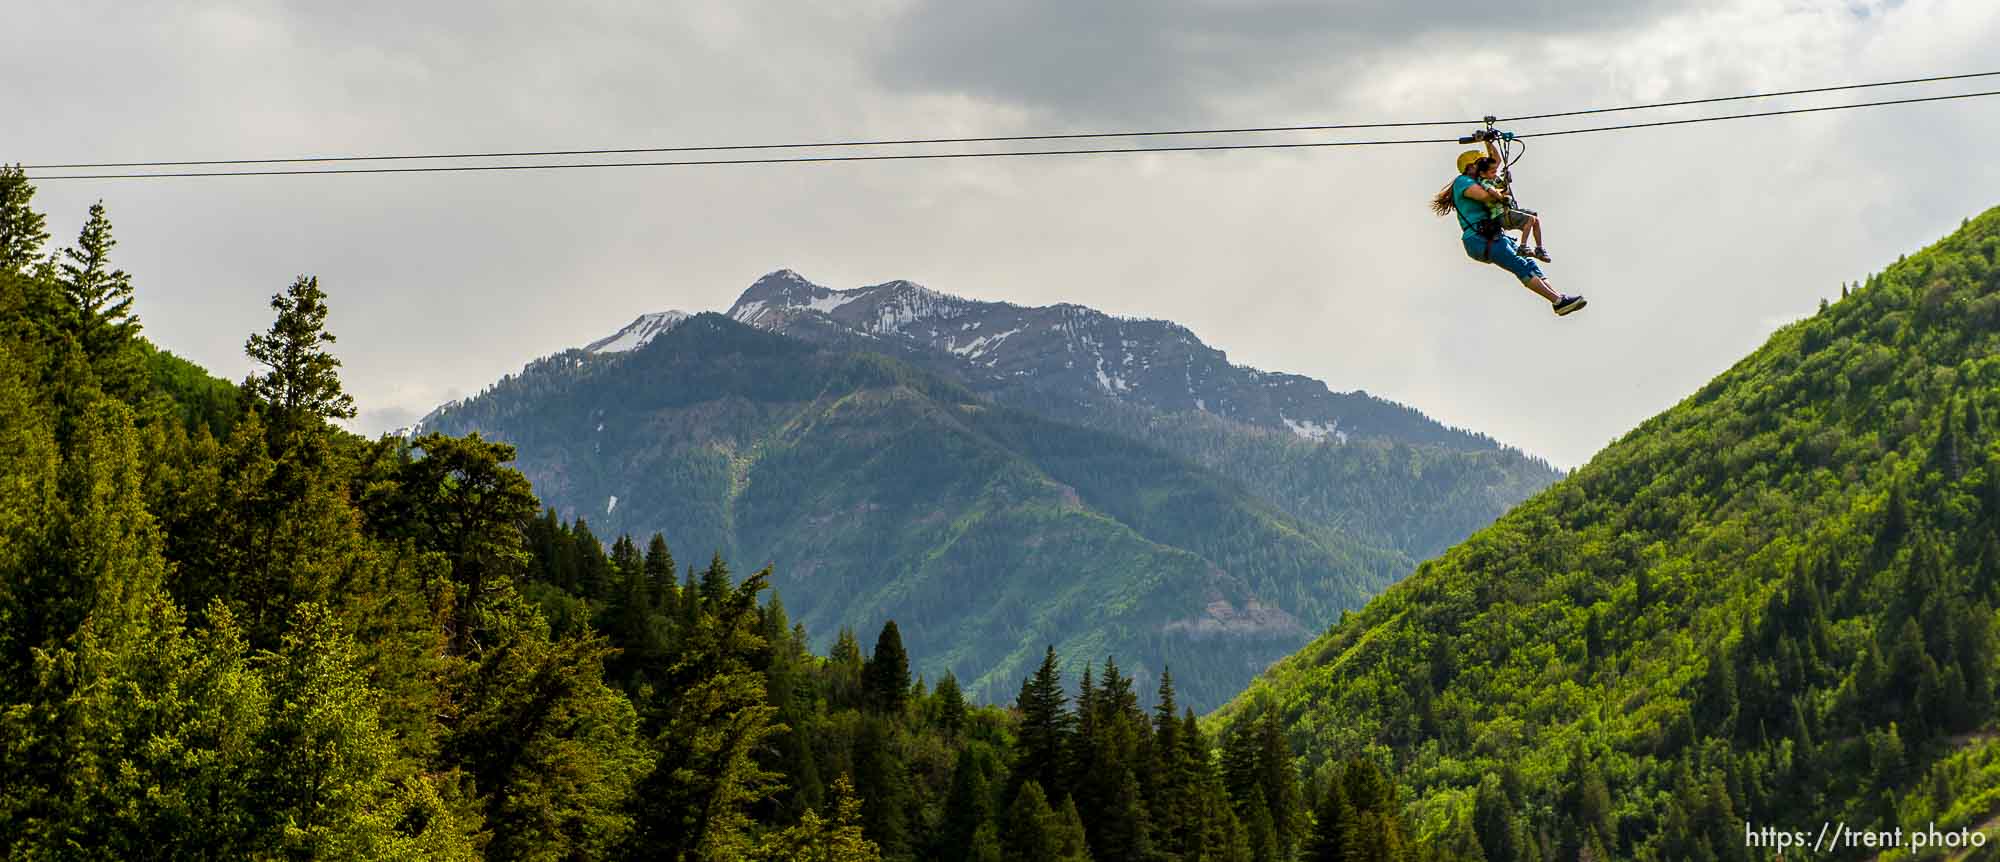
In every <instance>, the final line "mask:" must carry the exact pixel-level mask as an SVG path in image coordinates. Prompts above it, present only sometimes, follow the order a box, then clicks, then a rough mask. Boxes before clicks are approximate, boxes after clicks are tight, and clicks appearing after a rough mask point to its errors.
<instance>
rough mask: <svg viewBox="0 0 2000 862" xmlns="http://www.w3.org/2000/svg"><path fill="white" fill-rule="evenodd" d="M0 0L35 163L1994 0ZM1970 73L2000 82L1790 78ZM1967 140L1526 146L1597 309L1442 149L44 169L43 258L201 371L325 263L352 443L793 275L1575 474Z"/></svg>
mask: <svg viewBox="0 0 2000 862" xmlns="http://www.w3.org/2000/svg"><path fill="white" fill-rule="evenodd" d="M1472 9H1479V10H1486V11H1489V12H1491V13H1496V14H1488V15H1485V16H1483V17H1469V16H1468V15H1467V14H1466V12H1467V11H1468V10H1472ZM7 19H8V20H7V26H6V28H5V30H4V32H0V79H4V80H6V81H8V82H9V86H7V87H4V88H0V116H6V117H7V118H8V124H7V125H8V129H7V133H6V135H5V137H4V139H0V161H6V162H11V163H21V164H28V165H37V164H49V163H58V162H95V161H140V160H167V159H213V158H252V157H281V156H311V155H329V154H392V153H435V152H455V151H491V150H538V149H572V148H599V147H646V146H667V145H689V144H732V143H755V142H789V141H810V140H827V139H841V138H854V137H904V136H924V137H928V136H972V135H1008V134H1032V133H1056V132H1077V131H1105V130H1123V129H1176V128H1200V127H1215V126H1246V125H1292V124H1313V123H1333V122H1391V121H1413V120H1447V119H1453V118H1459V117H1476V116H1481V115H1484V114H1489V113H1491V114H1499V115H1503V116H1505V115H1509V114H1513V115H1521V114H1535V113H1544V112H1552V111H1562V110H1572V109H1578V108H1586V107H1600V106H1608V105H1621V104H1630V103H1637V102H1653V101H1666V100H1675V99H1688V98H1701V97H1707V96H1720V95H1733V94H1739V93H1750V92H1759V91H1768V90H1783V89H1795V88H1803V87H1815V86H1827V85H1834V84H1844V83H1858V82H1866V81H1877V80H1889V79H1896V78H1908V77H1921V76H1928V75H1937V74H1954V73H1966V72H1985V71H1996V70H2000V52H1995V50H1994V49H1993V47H1992V46H1993V45H1994V44H1995V42H1996V39H2000V4H1995V3H1993V2H1991V0H1908V1H1907V2H1893V0H1891V1H1890V2H1850V0H1829V2H1818V0H1718V2H1687V3H1675V2H1655V0H1606V2H1598V3H1589V4H1585V3H1566V2H1565V3H1558V2H1555V0H1526V2H1520V3H1512V4H1497V5H1495V4H1481V5H1478V6H1474V5H1472V4H1463V3H1408V2H1380V3H1364V2H1321V3H1311V2H1301V0H1155V2H1135V0H1020V2H1013V3H986V2H975V0H848V2H842V3H838V4H833V3H826V4H803V3H778V2H749V0H732V2H726V3H725V2H714V0H708V2H649V3H636V2H630V0H588V2H569V3H563V4H530V3H519V2H504V0H503V2H491V3H479V4H473V3H404V2H395V3H391V2H376V0H356V1H355V2H346V3H338V4H328V3H308V2H280V0H267V2H190V3H148V4H133V3H126V2H104V1H103V0H66V2H61V3H56V2H40V0H29V2H27V3H25V4H15V5H13V6H10V7H9V10H8V12H7ZM1983 89H2000V78H1994V79H1985V80H1984V81H1972V82H1967V83H1964V84H1959V85H1956V86H1953V85H1944V86H1933V87H1929V88H1905V89H1898V90H1875V91H1863V92H1862V93H1859V94H1835V95H1833V96H1829V97H1822V98H1819V99H1816V100H1812V102H1811V103H1812V104H1832V103H1839V102H1841V101H1863V100H1872V99H1879V98H1894V97H1900V96H1914V95H1929V94H1942V93H1947V92H1967V91H1974V90H1983ZM1802 103H1803V102H1801V101H1798V100H1792V101H1789V102H1780V103H1762V102H1759V103H1747V104H1743V105H1733V106H1723V107H1722V108H1720V109H1711V110H1710V111H1708V112H1709V113H1719V112H1734V111H1741V110H1763V109H1769V108H1774V107H1781V106H1784V105H1787V104H1802ZM1701 113H1703V112H1702V111H1700V110H1697V109H1673V110H1664V111H1654V112H1647V113H1645V114H1643V115H1617V116H1615V117H1613V118H1611V119H1612V120H1614V121H1634V120H1651V119H1672V118H1678V117H1688V116H1698V115H1700V114H1701ZM1597 119H1598V118H1583V119H1579V120H1552V121H1544V122H1540V123H1522V124H1521V125H1520V126H1519V127H1518V130H1519V131H1521V132H1524V133H1527V132H1532V131H1537V130H1540V131H1548V130H1555V129H1561V128H1574V127H1580V126H1586V125H1598V124H1600V123H1599V122H1597ZM1457 131H1458V130H1456V129H1445V130H1435V129H1415V130H1391V134H1394V136H1397V137H1404V136H1409V137H1442V136H1444V135H1447V134H1453V133H1455V132H1457ZM1405 133H1407V134H1405ZM1379 134H1380V133H1366V132H1364V133H1358V134H1356V135H1354V136H1356V137H1366V136H1371V135H1377V136H1379ZM1330 137H1332V136H1330V135H1321V136H1311V135H1303V136H1300V135H1294V136H1264V137H1263V138H1262V140H1269V141H1291V140H1300V141H1304V140H1325V139H1328V138H1330ZM1996 140H2000V98H1994V99H1988V100H1964V101H1956V102H1946V103H1940V104H1932V105H1912V106H1898V107H1886V108H1873V109H1864V110H1857V111H1846V112H1835V113H1826V114H1815V115H1807V116H1798V117H1785V118H1772V119H1757V120H1741V121H1732V122H1726V123H1716V124H1702V125H1692V126H1683V127H1674V128H1668V129H1661V130H1655V131H1646V132H1614V133H1604V134H1591V135H1575V136H1569V137H1560V138H1551V139H1548V140H1546V141H1543V142H1539V143H1536V144H1533V145H1531V149H1530V151H1529V152H1528V155H1527V158H1526V160H1524V161H1523V162H1522V163H1521V164H1520V166H1519V167H1518V168H1517V177H1518V179H1519V181H1520V183H1521V186H1520V189H1521V195H1522V198H1523V200H1524V203H1526V204H1527V205H1529V206H1532V207H1534V208H1536V209H1538V210H1540V211H1541V212H1542V213H1543V215H1544V219H1545V221H1546V224H1547V237H1548V245H1549V247H1550V250H1551V252H1552V253H1553V254H1554V255H1555V256H1556V260H1555V263H1554V264H1553V265H1552V266H1550V267H1549V269H1550V273H1551V275H1552V276H1553V277H1554V279H1555V283H1556V285H1557V287H1558V288H1560V289H1562V290H1564V291H1565V292H1571V293H1582V294H1584V295H1586V296H1588V297H1589V298H1590V301H1591V304H1590V308H1589V310H1587V311H1585V312H1583V313H1581V314H1579V315H1576V316H1574V317H1570V318H1566V319H1561V320H1558V319H1557V318H1555V317H1553V316H1552V315H1550V314H1549V312H1548V310H1547V306H1546V305H1545V304H1543V303H1542V302H1540V301H1539V300H1537V299H1535V298H1534V297H1533V296H1531V295H1530V294H1529V293H1528V292H1527V291H1525V290H1523V289H1522V288H1520V287H1518V286H1515V284H1514V283H1513V282H1512V281H1511V279H1509V278H1508V277H1507V276H1506V275H1505V274H1504V273H1502V272H1500V271H1499V270H1497V269H1495V268H1492V267H1489V266H1483V265H1480V264H1475V263H1473V262H1471V261H1468V260H1467V259H1466V258H1465V257H1464V255H1463V253H1462V252H1461V251H1460V249H1459V246H1458V242H1457V236H1456V234H1457V229H1456V226H1455V225H1454V224H1453V223H1452V222H1450V221H1449V220H1446V219H1435V218H1432V217H1431V216H1430V215H1429V214H1428V213H1427V212H1426V211H1425V206H1424V205H1425V203H1426V201H1427V199H1428V198H1429V197H1430V195H1431V194H1432V193H1433V192H1435V191H1436V190H1437V189H1438V188H1439V187H1441V186H1442V185H1443V184H1444V183H1445V182H1446V181H1447V180H1448V179H1449V178H1450V176H1451V167H1450V165H1451V161H1452V158H1453V157H1454V156H1455V155H1456V154H1457V152H1458V151H1459V150H1460V149H1461V148H1460V147H1458V146H1456V145H1451V144H1443V145H1428V146H1402V147H1381V148H1343V149H1301V150H1286V151H1249V152H1229V153H1208V154H1156V155H1144V156H1084V157H1056V158H1026V159H997V160H948V161H913V162H878V163H856V164H832V165H786V166H728V167H701V168H688V167H679V168H665V167H663V168H622V169H606V170H570V171H537V172H526V171H515V172H504V173H461V174H417V175H410V174H402V175H381V176H331V177H223V178H210V179H155V180H136V181H135V180H122V181H118V180H104V181H96V180H90V181H85V180H74V181H61V180H54V179H45V180H41V181H39V185H38V187H39V192H38V194H37V197H36V199H35V200H36V204H37V205H38V207H39V208H40V209H42V210H43V211H44V212H46V213H48V214H49V220H50V226H51V228H52V233H55V234H57V236H58V238H59V239H60V240H62V241H65V242H67V241H70V240H72V239H73V238H74V236H75V231H76V230H77V228H78V227H79V226H80V225H81V222H82V219H83V216H84V214H85V211H86V209H87V208H88V207H89V205H90V203H91V202H93V201H96V200H100V199H101V200H103V201H104V202H105V204H106V206H107V207H108V209H109V211H110V214H111V218H112V221H113V224H114V225H115V228H116V234H117V237H118V239H119V242H120V244H119V247H118V249H117V250H116V252H115V253H114V261H115V262H116V263H117V265H119V266H120V267H122V268H124V269H126V270H127V271H129V272H131V273H132V274H133V276H134V281H135V283H136V285H137V289H138V301H137V309H138V312H139V314H140V316H141V318H142V320H143V322H144V325H145V330H146V333H147V334H148V335H149V336H150V337H151V338H153V340H154V341H156V342H157V343H159V344H161V345H163V346H165V347H167V348H168V349H171V350H173V351H175V352H176V353H180V354H182V355H185V356H188V357H190V358H192V359H194V360H196V361H198V362H200V363H202V364H204V365H206V366H208V367H209V368H210V369H212V370H214V371H216V372H217V373H219V374H222V375H224V376H228V377H232V378H240V377H241V376H242V375H244V374H245V373H246V372H248V371H249V366H248V363H247V360H246V359H244V357H243V355H242V345H243V341H244V339H245V338H246V337H247V336H248V335H249V334H250V333H251V332H253V331H259V330H261V329H263V328H264V327H265V326H267V325H268V324H269V321H270V310H269V308H268V307H267V302H268V300H269V298H270V296H271V294H273V293H274V292H277V291H279V290H281V289H282V288H283V287H284V286H285V285H286V284H287V283H289V282H290V281H291V280H292V278H293V277H294V276H296V275H298V274H301V273H309V274H313V275H317V276H318V277H319V278H320V281H321V284H322V286H323V287H325V288H326V289H327V290H328V291H329V293H330V294H331V298H332V303H333V314H332V317H331V320H330V328H331V329H332V330H333V331H334V332H335V333H336V334H337V335H338V337H339V344H338V350H339V354H340V356H341V358H342V359H343V361H344V362H345V363H346V365H345V370H344V373H345V381H346V384H347V387H348V390H349V391H350V392H352V393H353V394H354V395H355V397H356V399H357V401H358V402H359V405H360V407H361V409H362V414H361V416H360V418H359V419H358V420H357V423H356V427H357V428H358V429H360V430H364V431H369V432H374V431H379V430H383V429H386V428H390V427H395V426H398V425H401V424H404V423H406V422H408V421H410V420H412V419H414V418H415V417H417V416H419V415H421V414H422V413H424V412H426V411H428V410H429V409H430V408H431V407H433V406H435V405H436V404H437V403H439V402H440V401H443V400H447V399H450V398H453V397H458V396H462V395H465V394H469V393H472V392H476V391H477V390H478V389H479V388H480V387H481V386H483V385H485V384H486V383H489V382H491V381H493V380H495V379H496V378H498V377H500V376H501V375H503V374H507V373H510V372H512V371H515V370H518V369H519V368H520V367H521V366H522V365H523V364H524V363H525V362H526V361H527V360H529V359H531V358H533V357H535V356H539V355H543V354H546V353H550V352H553V351H556V350H560V349H562V348H565V347H571V346H577V345H581V344H583V343H585V342H588V341H590V340H592V339H595V338H597V337H600V336H602V335H605V334H608V333H609V332H611V331H613V330H615V329H616V328H618V327H619V326H621V325H623V324H624V323H626V322H628V321H629V320H631V319H632V318H633V317H634V316H636V315H638V314H640V313H642V312H648V311H657V310H664V309H669V308H674V309H683V310H690V311H695V310H708V309H714V310H720V309H723V308H726V307H727V306H728V305H729V303H730V302H731V301H732V300H733V299H734V298H735V296H736V295H737V293H739V292H740V291H741V290H742V289H743V288H744V287H746V286H747V285H748V284H749V283H750V282H751V281H752V280H754V279H755V278H756V277H757V276H759V275H761V274H763V273H765V272H768V271H771V270H774V269H778V268H782V267H789V268H791V269H795V270H797V271H799V272H800V273H802V274H804V275H806V276H807V277H809V278H811V279H813V280H814V281H817V282H819V283H821V284H825V285H828V286H831V287H836V288H847V287H857V286H861V285H865V284H874V283H878V282H882V281H887V280H891V279H898V278H903V279H909V280H912V281H916V282H919V283H922V284H924V285H926V286H929V287H931V288H934V289H937V290H941V291H944V292H947V293H953V294H958V295H962V296H967V297H972V298H977V299H987V300H1005V301H1010V302H1015V303H1021V304H1047V303H1054V302H1076V303H1081V304H1085V305H1089V306H1093V307H1096V308H1099V309H1102V310H1104V311H1109V312H1115V313H1119V314H1125V315H1133V316H1145V317H1160V318H1168V319H1172V320H1175V321H1178V322H1181V323H1184V324H1186V325H1187V326H1189V327H1190V328H1192V329H1193V330H1194V331H1195V332H1196V333H1197V334H1198V335H1200V336H1201V337H1203V338H1204V339H1205V340H1206V341H1208V342H1209V343H1210V344H1212V345H1214V346H1216V347H1218V348H1220V349H1222V350H1225V351H1227V352H1228V353H1229V355H1230V357H1231V359H1232V361H1235V362H1238V363H1242V364H1248V365H1252V366H1255V367H1258V368H1263V369H1266V370H1277V371H1290V372H1297V373H1302V374H1308V375H1312V376H1314V377H1318V378H1320V379H1323V380H1325V381H1326V382H1327V383H1328V384H1329V385H1331V386H1333V387H1334V388H1336V389H1340V390H1348V389H1365V390H1367V391H1369V392H1372V393H1376V394H1379V395H1383V396H1386V397H1389V398H1393V399H1396V400H1399V401H1402V402H1405V403H1408V404H1411V405H1414V406H1416V407H1418V408H1420V409H1422V410H1424V411H1426V412H1428V413H1430V414H1431V415H1433V416H1436V417H1438V418H1439V419H1441V420H1443V421H1445V422H1448V423H1450V424H1454V425H1459V426H1464V427H1469V428H1473V429H1477V430H1480V431H1484V432H1487V433H1489V434H1492V435H1494V436H1495V437H1497V438H1499V439H1501V440H1503V441H1505V442H1508V443H1511V444H1514V445H1517V446H1520V447H1522V448H1524V449H1526V450H1528V451H1530V452H1532V453H1535V454H1538V455H1541V456H1543V457H1546V458H1548V459H1549V460H1551V461H1552V462H1554V463H1556V464H1557V465H1559V466H1564V467H1573V466H1576V465H1579V464H1581V463H1583V462H1585V461H1588V460H1589V458H1590V457H1591V455H1592V454H1593V453H1595V452H1596V451H1597V450H1598V449H1600V448H1601V447H1603V446H1604V445H1605V444H1606V443H1608V442H1610V441H1611V440H1613V439H1615V438H1616V437H1618V436H1619V435H1620V434H1622V433H1624V431H1625V430H1627V429H1629V428H1631V427H1632V426H1633V425H1635V424H1637V423H1638V422H1639V421H1641V420H1643V419H1644V418H1646V417H1647V416H1650V415H1652V414H1654V413H1656V412H1658V411H1660V410H1662V409H1664V408H1666V407H1668V406H1671V405H1672V404H1674V403H1675V402H1677V401H1679V400H1680V399H1681V398H1682V397H1684V396H1685V395H1687V394H1688V393H1691V392H1693V391H1694V390H1695V389H1697V388H1698V387H1699V386H1700V385H1701V384H1702V383H1704V382H1705V381H1707V380H1708V379H1709V378H1711V377H1713V376H1714V375H1715V374H1716V373H1718V372H1720V371H1721V370H1723V369H1725V368H1727V367H1728V366H1729V365H1730V364H1731V363H1733V362H1734V361H1736V360H1737V359H1739V358H1740V357H1741V356H1742V355H1743V354H1745V353H1746V352H1748V351H1749V350H1751V349H1753V348H1755V347H1756V346H1757V345H1758V344H1760V343H1762V341H1763V339H1764V338H1765V336H1766V335H1767V334H1768V333H1769V332H1770V331H1771V330H1772V329H1773V328H1774V327H1776V326H1779V325H1782V324H1783V323H1785V322H1787V321H1789V320H1792V319H1795V318H1796V317H1798V316H1801V315H1803V314H1806V313H1809V312H1810V311H1811V310H1812V309H1813V307H1814V306H1815V305H1816V303H1817V302H1818V301H1819V299H1820V298H1821V297H1828V296H1836V295H1838V293H1839V289H1840V284H1841V283H1842V282H1843V281H1844V280H1850V279H1858V278H1862V277H1864V276H1866V275H1867V274H1868V273H1870V272H1873V271H1876V270H1879V269H1881V268H1882V267H1883V266H1884V265H1886V264H1887V263H1889V262H1891V261H1893V260H1895V259H1896V257H1897V255H1898V254H1902V253H1906V252H1911V251H1915V250H1917V249H1918V248H1921V247H1923V246H1924V245H1927V244H1929V243H1930V242H1933V241H1935V240H1936V239H1937V238H1939V237H1940V236H1942V235H1944V234H1945V233H1947V232H1949V231H1950V230H1952V229H1954V228H1956V227H1957V226H1958V224H1959V222H1960V220H1961V219H1963V218H1965V217H1967V216H1971V215H1975V214H1977V213H1979V212H1980V211H1982V210H1984V209H1985V208H1987V207H1989V206H1992V205H1995V204H2000V160H1996V159H1993V158H1990V157H1988V155H1987V154H1988V153H1989V152H1991V151H1992V149H1993V147H1994V146H1996V145H1995V144H1994V143H1992V142H1994V141H1996ZM1179 142H1181V143H1207V142H1219V141H1214V140H1205V139H1187V140H1183V141H1179ZM33 173H36V172H34V171H31V174H33Z"/></svg>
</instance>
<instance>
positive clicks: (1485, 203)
mask: <svg viewBox="0 0 2000 862" xmlns="http://www.w3.org/2000/svg"><path fill="white" fill-rule="evenodd" d="M1485 143H1486V152H1484V153H1481V152H1480V151H1478V150H1466V151H1465V152H1463V153H1460V154H1459V156H1458V177H1457V178H1455V179H1453V180H1452V181H1451V185H1449V186H1446V187H1445V189H1444V190H1443V191H1441V192H1438V193H1437V196H1436V197H1434V198H1432V199H1431V212H1433V213H1436V214H1437V215H1440V216H1442V215H1444V214H1446V213H1450V212H1453V211H1456V212H1457V213H1458V224H1459V227H1460V228H1462V229H1463V233H1461V234H1460V240H1461V241H1462V242H1463V243H1464V245H1465V253H1466V255H1467V256H1469V257H1471V258H1472V259H1473V260H1476V261H1479V262H1481V263H1490V264H1493V265H1495V266H1498V267H1500V268H1501V269H1505V270H1507V271H1508V272H1510V273H1513V274H1514V277H1515V278H1518V279H1520V280H1521V284H1522V286H1524V287H1526V288H1528V289H1529V290H1532V291H1534V292H1535V293H1536V294H1538V295H1540V296H1541V297H1542V298H1543V299H1546V300H1548V301H1549V305H1550V307H1552V308H1553V309H1554V310H1555V313H1556V314H1557V315H1558V316H1560V315H1565V314H1569V313H1570V312H1572V311H1577V310H1579V309H1581V308H1583V306H1584V299H1583V297H1581V296H1568V295H1565V294H1560V293H1557V292H1556V291H1555V288H1552V287H1550V286H1549V281H1548V279H1547V278H1546V277H1544V276H1543V275H1542V267H1541V264H1538V263H1536V262H1535V261H1534V260H1531V259H1530V258H1531V257H1533V258H1540V259H1541V260H1544V261H1546V260H1548V259H1549V253H1548V250H1547V249H1544V248H1542V247H1541V239H1542V236H1541V234H1542V223H1541V219H1540V218H1539V217H1537V216H1535V215H1534V214H1532V213H1527V212H1522V211H1521V210H1517V209H1514V208H1513V207H1511V206H1509V203H1510V201H1509V199H1508V196H1507V195H1506V194H1505V193H1504V192H1502V191H1501V185H1502V182H1501V180H1500V168H1501V165H1502V161H1501V158H1500V153H1499V151H1497V150H1495V149H1494V147H1493V139H1492V138H1491V137H1488V138H1486V140H1485ZM1509 230H1519V231H1520V232H1521V241H1520V242H1519V243H1516V242H1515V241H1514V239H1513V238H1512V237H1509V236H1507V234H1506V233H1505V231H1509ZM1531 232H1532V233H1533V235H1534V237H1535V245H1534V246H1533V247H1532V248H1531V247H1529V246H1528V243H1527V241H1528V236H1529V234H1530V233H1531Z"/></svg>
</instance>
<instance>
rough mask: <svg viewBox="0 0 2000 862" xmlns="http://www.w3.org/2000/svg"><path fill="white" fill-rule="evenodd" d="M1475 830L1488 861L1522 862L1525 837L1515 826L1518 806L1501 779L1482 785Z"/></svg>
mask: <svg viewBox="0 0 2000 862" xmlns="http://www.w3.org/2000/svg"><path fill="white" fill-rule="evenodd" d="M1472 827H1473V830H1474V831H1475V832H1476V833H1477V834H1478V836H1479V847H1480V849H1481V850H1483V851H1484V852H1485V854H1486V862H1520V860H1521V838H1520V834H1519V832H1518V831H1517V829H1516V827H1515V823H1514V803H1513V801H1512V800H1510V799H1508V798H1507V793H1506V791H1504V790H1501V789H1500V780H1499V776H1497V775H1492V774H1488V775H1487V776H1486V780H1484V781H1481V782H1480V783H1479V791H1478V793H1477V794H1475V796H1474V799H1473V805H1472Z"/></svg>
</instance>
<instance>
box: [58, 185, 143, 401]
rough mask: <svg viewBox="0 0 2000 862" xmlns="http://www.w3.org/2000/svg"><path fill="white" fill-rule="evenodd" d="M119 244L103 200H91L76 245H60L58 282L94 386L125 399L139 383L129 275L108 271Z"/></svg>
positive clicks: (136, 322)
mask: <svg viewBox="0 0 2000 862" xmlns="http://www.w3.org/2000/svg"><path fill="white" fill-rule="evenodd" d="M117 244H118V243H117V241H116V240H113V239H112V238H111V220H110V219H108V218H106V217H105V215H104V203H103V202H102V201H99V202H97V203H95V204H92V205H91V207H90V218H89V220H87V221H85V222H84V225H83V231H82V233H81V234H79V235H78V236H77V240H76V246H75V247H73V248H66V249H63V252H62V257H63V259H64V262H63V263H61V264H59V265H58V266H57V276H56V282H57V284H59V285H60V286H61V288H62V295H63V298H64V299H65V300H67V302H68V308H67V311H68V314H67V319H66V321H65V323H66V327H65V328H66V329H68V331H69V333H70V335H71V337H73V338H75V339H76V343H77V344H78V346H80V347H81V348H82V349H83V353H84V356H85V358H86V359H87V360H88V361H89V363H90V365H91V368H92V370H93V372H94V373H95V374H96V376H97V379H98V385H99V386H101V387H103V388H104V389H105V390H107V391H110V392H112V393H115V394H118V395H120V396H124V397H128V398H129V397H131V396H132V395H134V394H136V392H137V390H138V388H139V386H140V379H139V378H140V375H141V369H140V367H139V362H140V355H139V353H138V350H137V344H136V341H137V339H138V336H139V318H138V317H136V316H134V315H133V314H132V276H130V275H128V274H126V272H125V271H124V270H122V269H111V248H112V246H115V245H117Z"/></svg>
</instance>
